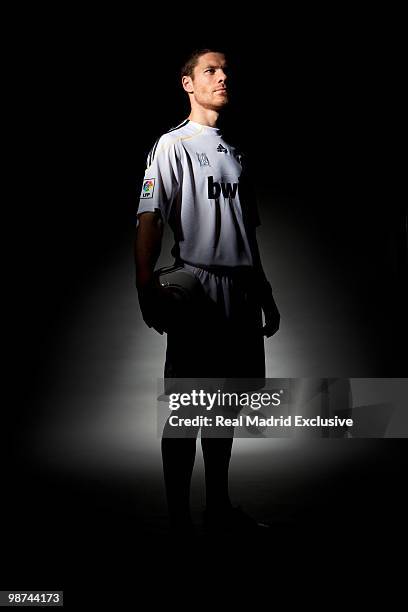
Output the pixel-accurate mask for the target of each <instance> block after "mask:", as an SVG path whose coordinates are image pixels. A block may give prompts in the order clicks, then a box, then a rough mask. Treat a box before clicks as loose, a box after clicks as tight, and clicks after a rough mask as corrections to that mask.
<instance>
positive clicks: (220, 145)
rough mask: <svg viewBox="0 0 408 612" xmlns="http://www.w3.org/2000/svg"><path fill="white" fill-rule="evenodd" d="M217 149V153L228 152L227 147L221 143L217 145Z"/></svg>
mask: <svg viewBox="0 0 408 612" xmlns="http://www.w3.org/2000/svg"><path fill="white" fill-rule="evenodd" d="M217 151H218V153H228V149H226V148H225V147H223V146H222V144H221V143H220V144H219V145H218V147H217Z"/></svg>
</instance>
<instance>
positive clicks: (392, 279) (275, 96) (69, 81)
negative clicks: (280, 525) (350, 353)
mask: <svg viewBox="0 0 408 612" xmlns="http://www.w3.org/2000/svg"><path fill="white" fill-rule="evenodd" d="M203 10H204V9H203ZM45 17H46V16H45V15H44V19H45ZM50 17H51V22H52V27H49V26H46V25H45V21H43V20H42V19H41V17H39V16H38V15H36V20H35V21H31V19H30V16H29V15H26V17H25V19H24V20H17V21H14V22H13V36H12V42H10V46H9V49H8V57H9V59H10V64H9V66H10V76H11V85H10V87H9V94H10V99H11V106H12V108H11V111H12V112H10V115H9V122H8V123H9V127H10V128H11V132H12V139H11V143H10V159H11V161H12V162H13V166H14V170H13V171H12V173H11V179H12V189H11V196H10V197H9V199H8V204H6V206H5V209H6V210H5V213H6V214H5V218H6V219H7V221H6V223H5V224H4V225H3V231H4V234H5V236H4V238H5V240H4V244H7V247H6V248H7V251H6V258H5V262H6V263H7V265H6V272H7V276H9V280H10V290H9V295H10V296H11V298H12V299H11V300H8V299H7V304H6V305H7V306H11V312H10V313H9V315H8V317H7V319H6V336H9V339H10V342H9V343H8V344H7V349H6V356H7V361H8V364H9V365H11V368H10V372H9V374H8V383H10V384H11V395H10V397H11V398H13V399H12V401H11V403H10V404H9V410H8V416H9V417H10V421H11V424H12V427H11V429H10V434H9V439H10V441H11V442H12V450H11V452H10V454H9V455H8V456H7V462H6V464H3V465H5V468H6V470H5V471H6V474H5V479H6V481H7V482H10V483H13V485H14V487H15V489H13V491H14V499H13V500H10V503H9V504H6V506H7V507H6V509H5V517H6V518H5V521H6V523H7V524H8V526H9V533H10V534H12V535H11V536H10V541H9V542H8V546H7V547H6V549H7V551H8V552H10V550H11V549H14V548H13V544H14V545H15V544H16V542H18V543H19V545H20V546H22V544H23V543H22V541H21V540H22V536H21V538H20V539H19V535H18V533H19V528H20V526H21V525H22V524H23V523H24V522H25V521H26V519H27V516H29V517H30V522H29V524H30V525H35V524H36V520H37V519H38V521H39V523H38V524H41V519H40V517H41V507H42V506H41V503H44V504H45V503H46V501H43V502H41V499H43V500H44V499H45V500H46V499H47V498H46V497H42V493H38V494H37V496H36V495H35V494H33V495H34V497H31V498H30V499H28V500H27V497H26V496H25V495H23V494H22V493H21V491H20V494H18V492H17V490H16V489H17V487H16V484H18V485H23V484H24V483H25V484H27V483H28V482H31V483H33V482H34V480H33V478H35V477H37V478H38V482H39V483H40V482H42V481H41V478H42V476H41V475H36V476H35V477H34V476H33V474H30V473H29V472H28V476H27V473H26V472H25V469H26V467H25V461H26V458H25V451H24V448H21V447H20V446H18V436H17V435H16V432H19V431H20V430H21V429H22V428H23V429H24V427H26V428H27V427H29V423H30V419H31V418H34V417H33V414H34V413H35V410H37V409H38V410H41V407H40V402H39V400H38V398H39V397H41V394H43V393H44V392H46V388H47V372H48V367H49V364H50V362H52V361H53V360H54V359H55V358H57V357H58V338H59V334H60V333H61V331H63V330H64V325H65V321H66V320H67V318H68V317H69V316H70V313H71V312H72V310H73V309H75V305H76V303H77V301H78V300H80V299H81V296H82V295H83V294H84V293H86V288H87V285H88V283H89V282H90V279H92V278H93V277H94V276H95V275H98V274H100V273H101V272H103V269H104V266H106V265H107V264H108V263H109V261H110V258H111V257H113V256H114V253H115V252H116V249H117V248H118V245H120V244H123V243H124V242H129V245H130V244H131V239H132V234H133V225H134V219H135V212H136V207H137V196H138V193H139V190H140V185H141V179H142V177H143V171H144V162H145V157H146V155H147V153H148V151H149V149H150V147H151V146H152V144H153V142H154V141H155V140H156V138H157V137H158V136H159V135H160V134H161V133H163V132H164V131H167V130H168V129H169V128H171V127H173V126H175V125H177V124H178V123H179V122H181V121H182V120H183V119H184V118H185V117H186V116H187V114H188V107H187V101H186V99H185V95H184V94H183V92H182V91H181V88H180V86H179V77H178V70H179V67H180V64H181V63H182V61H183V59H184V58H185V56H186V53H188V52H189V51H190V50H191V49H192V48H194V47H202V46H210V47H211V46H214V45H215V46H216V47H219V48H221V49H225V51H226V52H227V54H228V58H229V62H230V64H231V77H230V79H231V98H232V102H231V107H230V110H229V114H228V117H226V118H225V119H224V123H223V126H224V128H225V131H226V134H231V136H232V138H231V140H232V139H234V140H235V141H237V139H238V142H239V143H240V144H241V143H242V147H243V148H246V149H247V150H248V151H249V152H250V153H251V155H252V156H253V157H254V158H256V165H257V176H258V182H257V188H258V190H259V191H260V194H261V196H262V195H263V196H264V199H265V194H266V195H267V196H270V197H272V198H274V197H275V198H277V199H278V200H279V201H284V202H287V203H288V204H287V206H289V207H292V208H291V210H290V212H289V214H293V215H297V216H298V218H299V223H300V224H303V226H304V227H305V228H308V231H310V239H311V243H313V244H316V243H317V244H319V245H320V248H321V250H322V254H327V253H329V254H330V257H331V261H332V265H333V266H335V268H336V270H337V274H338V276H339V278H343V279H347V282H348V283H349V285H348V286H349V287H351V288H352V290H353V292H354V293H353V295H354V296H355V300H356V302H358V303H359V304H361V312H362V313H365V317H364V326H365V331H364V332H363V331H362V333H368V334H376V336H377V337H378V345H377V351H378V352H377V355H376V359H375V366H374V367H373V369H372V371H371V372H370V373H369V374H367V375H369V376H383V377H393V376H395V377H400V376H405V375H406V364H405V362H406V360H405V359H404V348H405V334H406V325H405V316H404V314H405V313H404V308H405V307H406V289H405V279H406V225H404V223H406V221H405V222H404V219H406V216H405V215H406V213H405V210H404V206H403V204H404V200H403V197H402V195H401V193H400V192H399V191H398V176H399V175H400V171H401V159H400V157H399V155H398V143H397V142H396V141H395V137H396V136H397V132H398V124H399V120H398V87H399V86H398V82H399V80H398V78H397V75H398V66H397V63H396V58H397V57H398V55H399V48H400V43H399V38H398V32H397V30H395V32H394V35H392V36H390V34H392V29H391V31H390V27H389V25H388V24H387V23H385V22H384V23H381V19H379V20H378V21H375V22H372V21H371V20H370V19H368V18H362V19H356V16H353V18H351V17H350V19H345V21H344V22H343V21H341V20H339V19H337V18H334V17H328V16H323V17H324V19H323V26H322V23H321V21H318V20H317V19H316V16H314V15H308V16H307V17H308V20H307V21H304V19H303V18H304V17H305V16H302V15H298V16H297V18H296V19H295V18H294V17H293V16H292V17H291V18H287V17H286V18H285V19H282V18H278V17H276V16H275V18H273V17H269V18H266V17H265V19H264V20H263V19H262V18H261V16H260V15H259V14H258V15H257V18H256V19H249V20H248V22H247V23H246V22H245V19H243V20H242V23H241V24H240V26H239V27H238V26H235V25H234V24H233V23H232V22H231V21H228V19H225V18H222V17H221V16H220V15H218V17H215V16H214V15H212V16H209V15H207V13H206V12H204V14H203V15H202V16H201V17H194V18H193V17H192V16H191V15H189V14H184V15H178V16H173V17H172V19H171V20H170V21H169V23H168V26H167V28H166V27H165V28H164V29H163V33H162V31H160V32H159V30H158V26H157V22H156V20H155V17H154V16H153V15H152V16H150V17H148V18H147V17H146V18H141V19H139V20H138V21H132V20H127V19H126V18H124V19H123V20H122V19H118V21H116V20H113V19H112V20H111V16H110V15H108V14H106V15H103V16H101V15H100V14H98V15H92V16H86V17H85V16H84V15H78V16H73V15H71V16H68V15H59V16H56V15H51V16H50V15H47V18H48V19H50ZM320 18H322V16H321V15H320ZM197 20H198V21H200V23H202V25H203V26H204V27H203V30H204V33H200V34H199V33H198V32H197V30H196V27H195V25H196V22H197ZM193 23H194V27H193ZM261 23H263V25H262V26H261ZM11 61H12V62H13V64H12V66H11ZM397 141H398V138H397ZM14 162H16V163H14ZM261 216H262V210H261ZM305 231H306V230H305ZM384 286H386V287H389V286H392V287H393V295H394V294H395V295H396V296H397V298H394V299H393V300H392V301H390V300H389V299H388V296H387V292H386V291H384V289H383V288H384ZM404 300H405V302H404ZM367 330H368V331H367ZM350 375H351V376H359V375H366V373H364V374H362V373H359V372H351V373H350ZM377 444H378V448H377V449H376V453H377V454H376V457H377V458H378V462H379V463H380V464H381V470H380V471H378V470H376V469H375V468H374V465H375V462H373V463H372V464H370V465H369V466H360V467H359V470H360V472H357V476H354V477H353V478H352V479H351V482H352V484H351V485H350V486H351V488H352V490H353V492H354V494H355V499H356V504H355V510H356V516H357V521H358V519H359V518H360V519H361V520H362V516H363V514H364V513H363V512H362V510H361V508H366V507H367V501H366V497H365V496H367V497H368V498H369V499H370V500H371V501H372V505H371V511H372V514H371V516H370V519H369V522H370V525H371V524H372V525H374V523H376V521H377V529H378V528H379V529H381V528H383V529H385V525H388V526H389V524H390V519H391V517H392V516H393V513H394V512H396V509H397V508H398V507H399V511H397V514H396V518H397V519H401V518H402V510H401V506H400V505H399V504H400V501H401V500H400V480H401V479H402V474H403V471H402V470H403V468H402V461H401V459H402V457H403V456H404V453H403V451H404V450H405V448H404V449H402V441H397V440H394V441H384V442H383V443H382V442H381V443H377ZM23 466H24V468H23ZM359 474H361V475H363V474H364V477H365V478H366V480H367V482H368V483H369V484H368V485H367V486H366V489H364V491H363V492H359V486H360V484H359V482H358V481H359V477H358V475H359ZM348 476H350V475H348ZM353 479H354V480H353ZM353 483H354V484H353ZM38 486H39V487H40V488H39V489H37V490H38V491H40V492H41V491H43V490H45V489H46V485H44V484H39V485H38ZM328 486H329V485H328ZM41 487H43V488H41ZM69 487H70V484H69V483H68V482H67V483H66V489H67V491H68V490H69ZM374 491H376V494H375V495H374V493H373V492H374ZM370 492H371V493H372V495H371V493H370ZM316 495H317V494H316ZM316 499H317V497H316ZM338 499H339V498H338V497H336V500H337V502H338ZM86 503H87V502H84V504H86ZM370 504H371V502H370ZM359 508H360V510H359ZM85 511H86V509H85V510H84V512H85ZM400 512H401V514H400ZM380 519H381V521H380V523H378V521H379V520H380ZM58 520H59V521H61V522H62V523H63V524H67V523H69V521H70V512H69V508H67V511H66V514H65V515H63V516H60V517H59V519H58ZM57 523H58V521H57V520H56V524H57ZM378 524H380V527H378ZM398 524H400V523H399V522H398V520H397V521H396V523H395V524H394V527H395V526H396V525H398ZM387 528H388V527H387ZM50 529H51V527H50ZM363 531H364V530H363ZM21 533H24V531H22V532H21ZM376 533H377V535H378V531H377V532H376ZM364 534H365V537H366V541H367V542H369V541H370V537H371V532H369V529H368V527H367V526H366V530H365V531H364ZM25 535H27V534H26V533H25ZM43 535H44V534H43ZM44 537H45V539H46V540H47V537H48V538H49V539H50V540H51V539H52V538H51V536H50V535H49V534H48V536H47V535H46V534H45V536H44ZM373 537H374V536H373ZM96 538H97V536H96V535H95V540H96ZM376 538H377V536H376V537H375V539H376ZM281 544H282V546H284V543H283V540H282V541H281ZM144 550H147V548H146V549H144ZM71 552H72V551H71ZM13 554H14V555H16V553H13ZM21 555H23V556H24V552H22V553H21ZM40 557H41V551H39V552H38V557H36V555H35V554H31V555H30V556H29V557H27V558H29V559H30V560H31V565H30V564H28V563H27V564H24V563H23V564H22V568H24V569H21V571H22V574H21V576H22V577H23V580H18V579H17V578H18V577H16V580H15V581H14V584H15V583H16V582H17V583H18V584H20V583H24V584H26V582H27V580H29V581H31V582H34V583H35V580H34V579H33V577H34V576H37V574H36V571H35V568H34V566H35V564H36V563H35V559H36V558H37V560H38V559H40ZM56 558H57V559H58V560H59V561H58V569H56V568H54V569H55V573H54V574H52V576H53V579H54V580H57V582H58V584H60V585H62V586H64V584H67V582H69V581H70V578H69V576H71V574H70V569H69V564H68V561H66V559H65V557H64V556H63V555H62V556H58V555H56ZM64 560H65V561H64ZM64 563H65V564H64ZM17 566H18V564H17V565H15V564H11V565H10V566H9V567H10V568H11V570H14V571H17V570H16V567H17ZM45 567H47V568H48V571H51V570H50V566H49V565H47V564H46V565H45ZM14 576H15V574H14ZM39 576H41V577H42V578H41V579H42V584H44V575H43V574H42V573H41V571H40V570H38V576H37V577H39ZM72 582H73V581H72ZM35 584H38V583H35ZM45 584H49V582H47V580H46V579H45ZM53 584H55V582H53ZM6 586H7V585H6ZM32 586H33V587H34V584H33V585H32ZM35 588H38V586H37V587H35ZM40 588H41V587H40Z"/></svg>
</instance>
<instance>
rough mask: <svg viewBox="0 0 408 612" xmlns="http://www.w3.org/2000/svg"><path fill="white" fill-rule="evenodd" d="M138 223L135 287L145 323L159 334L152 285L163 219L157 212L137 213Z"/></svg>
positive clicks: (161, 330)
mask: <svg viewBox="0 0 408 612" xmlns="http://www.w3.org/2000/svg"><path fill="white" fill-rule="evenodd" d="M138 219H139V224H138V227H137V230H136V239H135V242H134V254H135V266H136V288H137V291H138V296H139V303H140V308H141V311H142V316H143V319H144V321H145V323H146V324H147V325H148V326H149V327H154V328H155V329H156V330H157V331H158V332H159V333H160V334H162V333H163V328H162V327H161V326H160V325H157V320H156V318H155V316H154V315H155V308H154V306H155V303H157V295H156V296H155V291H154V288H153V286H152V281H153V273H154V268H155V265H156V263H157V260H158V258H159V255H160V251H161V245H162V237H163V221H162V218H161V215H160V213H159V212H156V211H155V212H144V213H142V214H140V215H139V217H138Z"/></svg>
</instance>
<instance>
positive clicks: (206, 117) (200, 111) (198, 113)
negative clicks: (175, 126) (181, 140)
mask: <svg viewBox="0 0 408 612" xmlns="http://www.w3.org/2000/svg"><path fill="white" fill-rule="evenodd" d="M218 117H219V113H218V112H217V111H214V110H208V109H205V108H196V109H191V113H190V115H189V116H188V119H190V121H195V123H200V124H201V125H207V126H208V127H217V121H218Z"/></svg>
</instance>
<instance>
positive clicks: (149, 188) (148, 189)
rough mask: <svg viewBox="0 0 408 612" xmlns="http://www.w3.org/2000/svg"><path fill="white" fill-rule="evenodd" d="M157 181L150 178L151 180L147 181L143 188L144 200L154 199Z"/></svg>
mask: <svg viewBox="0 0 408 612" xmlns="http://www.w3.org/2000/svg"><path fill="white" fill-rule="evenodd" d="M155 181H156V179H154V178H150V179H146V180H145V181H144V183H143V187H142V195H141V197H142V198H152V197H153V192H154V184H155Z"/></svg>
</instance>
